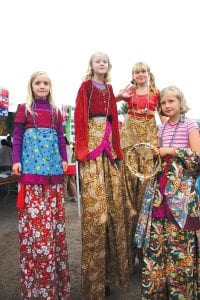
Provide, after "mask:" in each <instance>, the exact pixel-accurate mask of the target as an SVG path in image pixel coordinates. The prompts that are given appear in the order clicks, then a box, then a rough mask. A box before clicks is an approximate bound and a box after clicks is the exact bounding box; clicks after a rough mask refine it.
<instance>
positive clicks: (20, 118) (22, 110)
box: [15, 104, 26, 124]
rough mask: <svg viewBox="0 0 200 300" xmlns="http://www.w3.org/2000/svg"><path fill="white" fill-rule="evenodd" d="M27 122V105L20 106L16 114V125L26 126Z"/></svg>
mask: <svg viewBox="0 0 200 300" xmlns="http://www.w3.org/2000/svg"><path fill="white" fill-rule="evenodd" d="M25 122H26V106H25V104H19V105H18V107H17V111H16V114H15V123H22V124H25Z"/></svg>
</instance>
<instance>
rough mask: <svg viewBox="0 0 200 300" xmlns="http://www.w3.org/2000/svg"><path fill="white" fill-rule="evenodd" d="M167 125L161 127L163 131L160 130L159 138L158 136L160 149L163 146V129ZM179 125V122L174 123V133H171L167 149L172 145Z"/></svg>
mask: <svg viewBox="0 0 200 300" xmlns="http://www.w3.org/2000/svg"><path fill="white" fill-rule="evenodd" d="M167 123H168V122H166V123H165V125H164V126H163V130H162V132H161V136H160V147H162V145H163V135H164V132H165V128H166V126H167ZM179 124H180V120H179V121H178V122H177V123H176V126H175V128H174V131H173V133H172V137H171V140H170V142H169V145H168V148H170V147H171V145H172V142H173V140H174V137H175V135H176V132H177V130H178V127H179Z"/></svg>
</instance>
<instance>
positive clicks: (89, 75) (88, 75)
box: [83, 52, 112, 83]
mask: <svg viewBox="0 0 200 300" xmlns="http://www.w3.org/2000/svg"><path fill="white" fill-rule="evenodd" d="M97 55H100V56H103V57H105V59H106V60H107V62H108V72H107V73H106V74H105V75H104V81H105V83H109V82H110V81H111V77H110V71H111V68H112V65H111V63H110V59H109V57H108V55H107V54H106V53H103V52H95V53H94V54H92V56H91V57H90V60H89V63H88V69H87V73H86V75H85V76H84V78H83V80H88V79H92V78H93V76H94V70H93V67H92V64H93V61H94V58H95V57H96V56H97Z"/></svg>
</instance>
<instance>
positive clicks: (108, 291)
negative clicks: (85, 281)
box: [105, 285, 110, 296]
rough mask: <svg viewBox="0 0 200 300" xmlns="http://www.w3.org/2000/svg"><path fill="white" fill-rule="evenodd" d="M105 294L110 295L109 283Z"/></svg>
mask: <svg viewBox="0 0 200 300" xmlns="http://www.w3.org/2000/svg"><path fill="white" fill-rule="evenodd" d="M105 296H110V287H109V285H108V286H105Z"/></svg>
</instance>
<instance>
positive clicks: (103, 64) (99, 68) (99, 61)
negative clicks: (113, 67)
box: [92, 54, 109, 75]
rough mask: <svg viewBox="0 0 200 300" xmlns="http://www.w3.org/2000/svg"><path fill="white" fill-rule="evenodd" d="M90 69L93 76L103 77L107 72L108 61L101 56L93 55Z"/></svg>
mask: <svg viewBox="0 0 200 300" xmlns="http://www.w3.org/2000/svg"><path fill="white" fill-rule="evenodd" d="M92 69H93V71H94V74H97V75H105V74H106V73H107V72H108V70H109V62H108V59H107V58H106V57H105V56H104V55H101V54H97V55H95V56H94V58H93V60H92Z"/></svg>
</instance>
